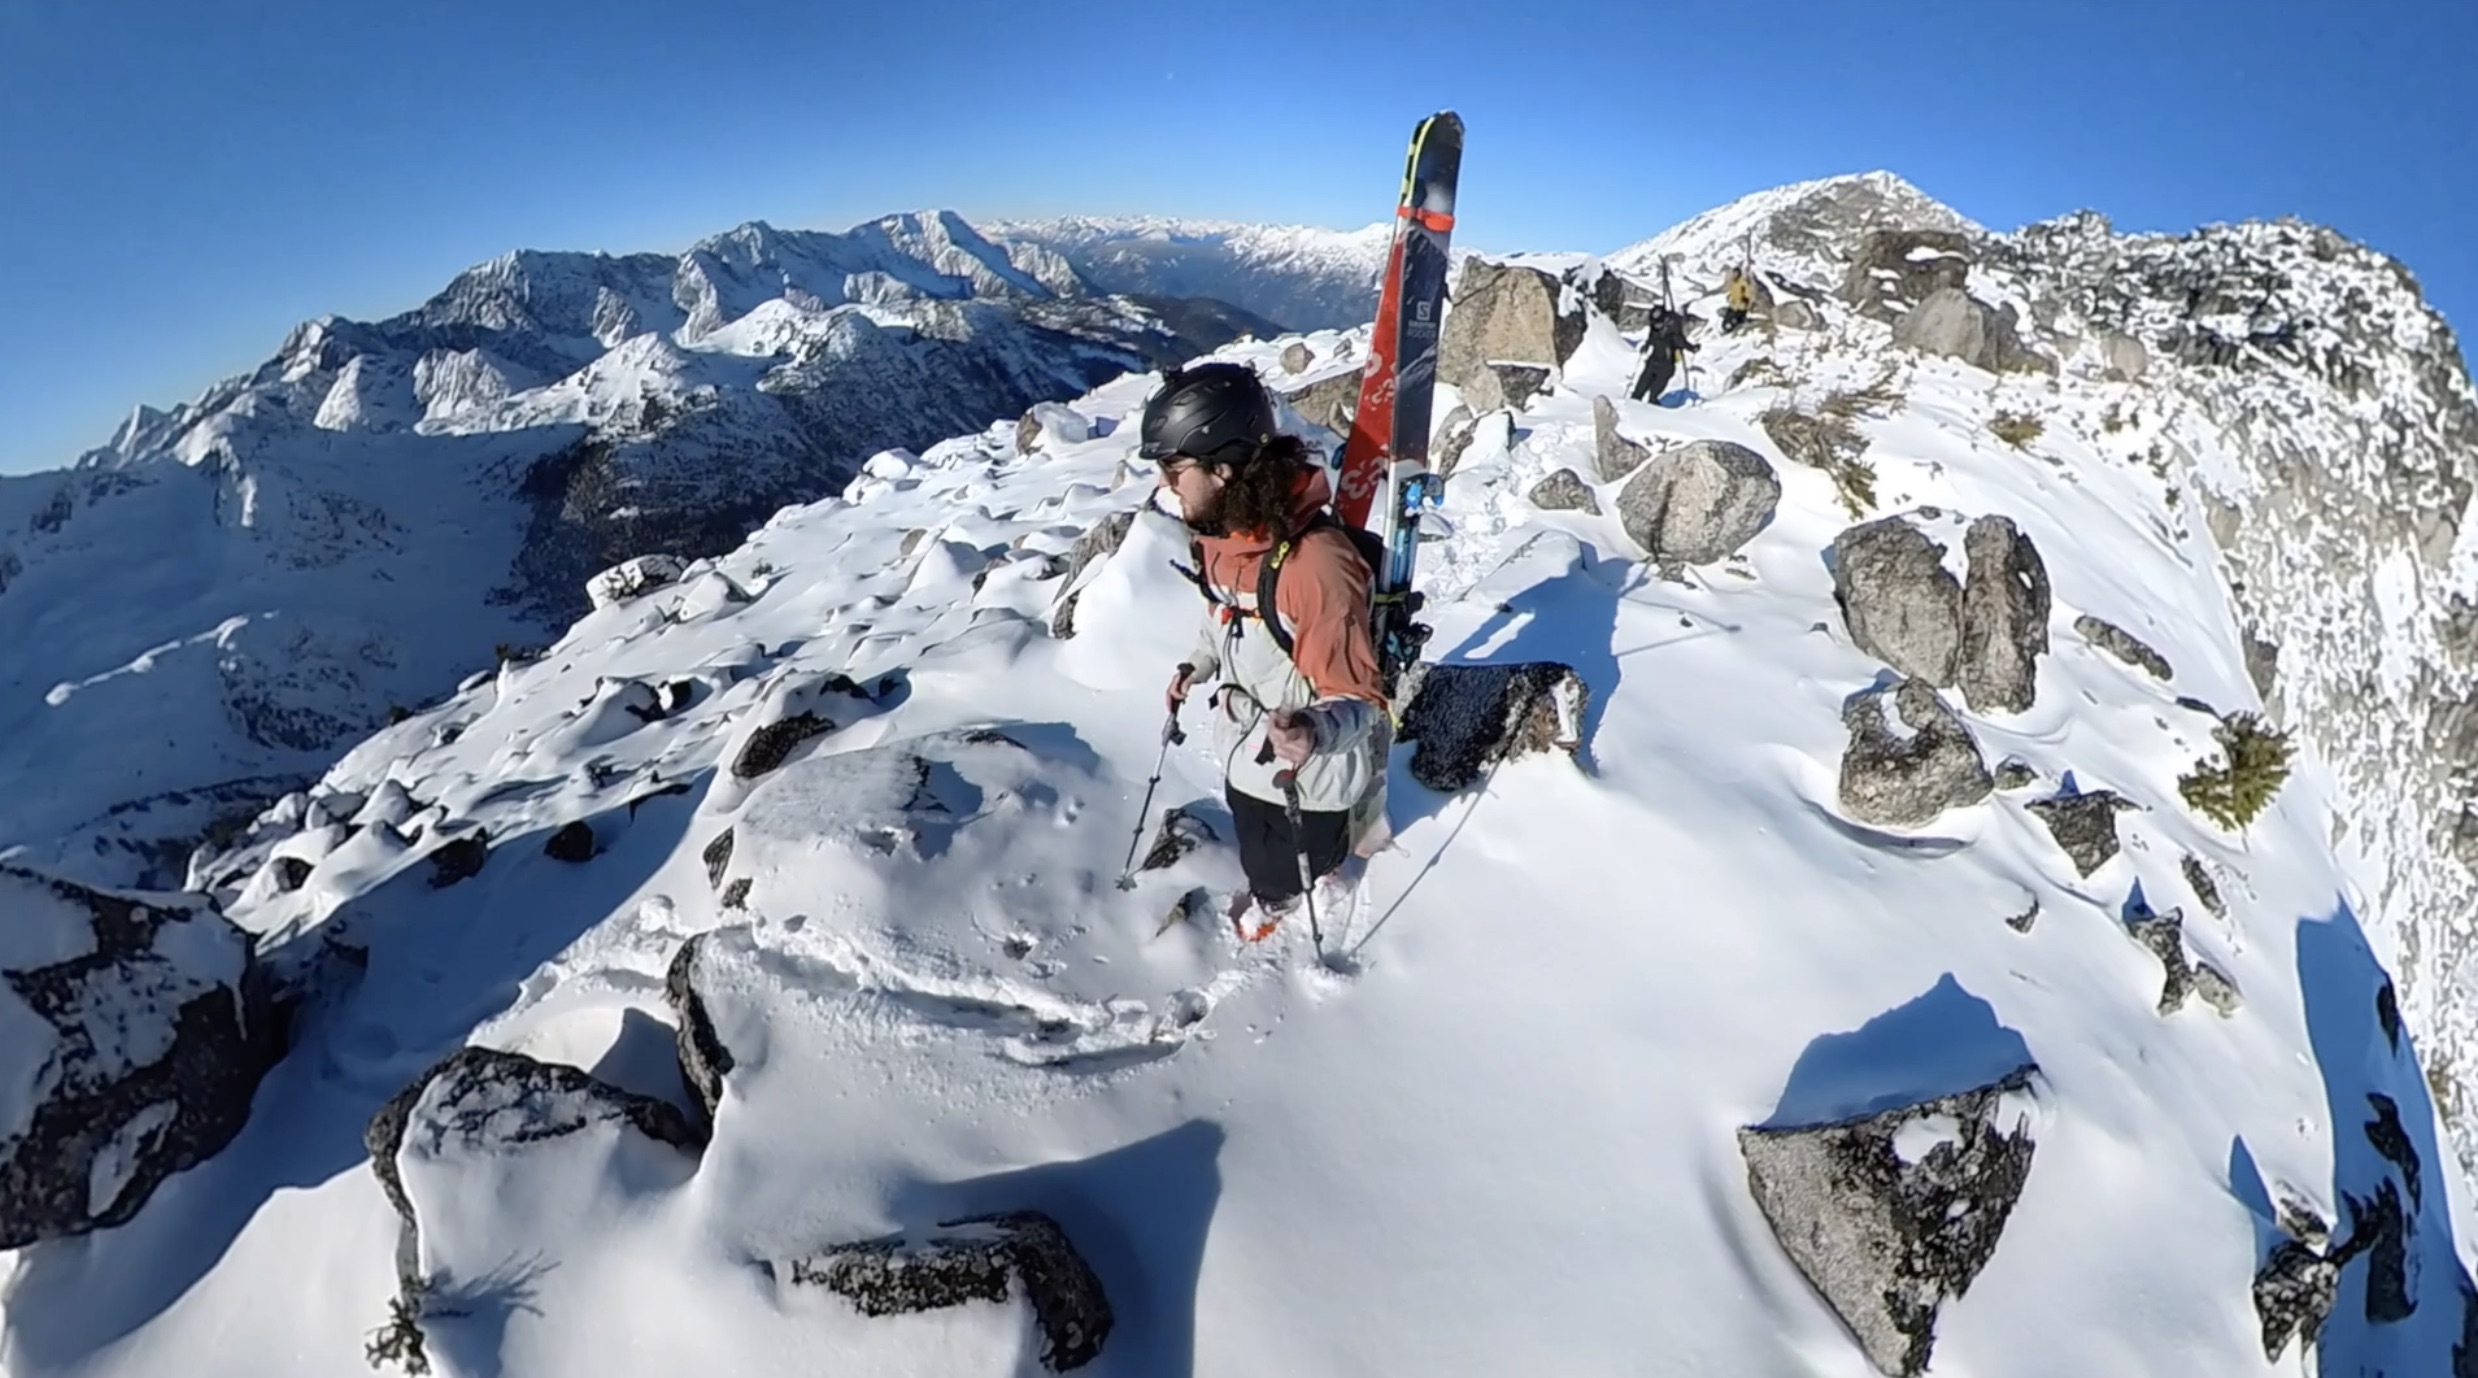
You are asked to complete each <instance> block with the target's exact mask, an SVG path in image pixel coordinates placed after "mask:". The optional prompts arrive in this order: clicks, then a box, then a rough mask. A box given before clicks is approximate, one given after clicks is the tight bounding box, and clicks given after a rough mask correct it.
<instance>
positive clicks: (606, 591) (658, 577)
mask: <svg viewBox="0 0 2478 1378" xmlns="http://www.w3.org/2000/svg"><path fill="white" fill-rule="evenodd" d="M683 567H684V566H683V563H682V561H681V559H680V557H679V556H677V555H659V554H658V555H639V556H637V557H636V558H634V559H630V560H622V561H620V562H619V563H618V564H616V565H613V566H611V567H610V568H609V569H606V570H604V571H603V572H602V573H600V574H597V575H595V576H594V577H593V580H592V581H591V582H590V583H588V584H587V585H586V586H585V592H586V594H587V596H588V597H590V598H592V599H593V604H594V607H595V608H596V609H597V610H599V609H602V608H607V607H611V606H613V605H615V604H619V603H625V602H627V601H628V600H630V599H632V598H642V597H644V596H645V595H646V594H649V593H652V592H653V591H654V590H656V589H658V588H663V587H666V586H668V585H671V584H676V583H678V582H679V580H680V574H681V572H682V569H683Z"/></svg>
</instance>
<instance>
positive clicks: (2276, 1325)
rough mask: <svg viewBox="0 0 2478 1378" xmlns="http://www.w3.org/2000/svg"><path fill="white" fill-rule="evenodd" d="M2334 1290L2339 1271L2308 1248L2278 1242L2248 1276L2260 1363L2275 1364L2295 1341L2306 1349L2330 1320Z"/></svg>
mask: <svg viewBox="0 0 2478 1378" xmlns="http://www.w3.org/2000/svg"><path fill="white" fill-rule="evenodd" d="M2339 1290H2340V1267H2339V1265H2338V1264H2335V1263H2333V1262H2332V1261H2331V1260H2330V1259H2328V1258H2325V1257H2324V1256H2323V1255H2321V1254H2318V1253H2316V1252H2315V1251H2314V1250H2313V1249H2312V1248H2309V1247H2308V1246H2307V1245H2305V1244H2303V1243H2301V1242H2299V1241H2297V1240H2295V1239H2284V1240H2282V1241H2281V1242H2280V1244H2279V1245H2278V1246H2277V1247H2276V1248H2274V1249H2273V1250H2272V1252H2271V1257H2269V1258H2267V1259H2265V1260H2264V1261H2263V1266H2262V1267H2261V1268H2260V1269H2258V1270H2257V1271H2256V1272H2255V1275H2254V1314H2255V1316H2256V1318H2257V1319H2259V1320H2260V1321H2261V1322H2262V1323H2263V1358H2264V1360H2265V1361H2266V1362H2271V1363H2277V1362H2279V1360H2280V1353H2281V1351H2282V1350H2284V1349H2287V1348H2288V1347H2289V1337H2290V1336H2291V1335H2295V1336H2296V1337H2297V1340H2298V1344H2299V1345H2300V1346H2302V1347H2311V1346H2312V1345H2313V1344H2314V1343H2315V1340H2316V1339H2317V1337H2319V1336H2320V1335H2321V1334H2322V1333H2323V1321H2324V1318H2325V1317H2328V1316H2330V1315H2331V1314H2332V1300H2333V1298H2334V1297H2335V1296H2336V1295H2337V1294H2338V1293H2339Z"/></svg>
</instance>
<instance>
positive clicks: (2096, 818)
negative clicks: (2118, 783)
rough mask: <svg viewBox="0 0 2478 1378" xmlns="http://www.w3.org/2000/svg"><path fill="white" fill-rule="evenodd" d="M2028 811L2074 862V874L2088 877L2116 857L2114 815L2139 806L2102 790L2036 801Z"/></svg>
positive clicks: (2115, 793)
mask: <svg viewBox="0 0 2478 1378" xmlns="http://www.w3.org/2000/svg"><path fill="white" fill-rule="evenodd" d="M2028 807H2029V809H2030V811H2031V812H2032V813H2035V814H2038V815H2039V821H2041V822H2042V823H2045V824H2047V825H2048V833H2049V835H2050V836H2052V837H2054V838H2055V839H2056V845H2058V846H2059V847H2062V848H2064V849H2065V855H2067V856H2069V857H2071V858H2073V862H2074V870H2075V871H2076V872H2077V873H2079V874H2081V875H2085V876H2087V875H2089V874H2091V873H2092V872H2093V871H2096V870H2098V869H2099V868H2100V867H2102V866H2105V865H2107V864H2108V859H2109V858H2110V857H2113V856H2115V855H2116V854H2117V848H2118V842H2117V814H2118V813H2119V812H2121V811H2123V810H2126V809H2131V808H2135V807H2138V806H2137V805H2136V804H2135V803H2134V802H2133V801H2132V800H2130V799H2127V798H2125V797H2124V796H2123V795H2120V794H2118V793H2117V792H2116V791H2115V790H2105V789H2103V790H2093V791H2091V792H2089V793H2087V794H2061V795H2058V796H2057V797H2056V798H2054V799H2036V800H2033V801H2031V803H2030V804H2029V806H2028Z"/></svg>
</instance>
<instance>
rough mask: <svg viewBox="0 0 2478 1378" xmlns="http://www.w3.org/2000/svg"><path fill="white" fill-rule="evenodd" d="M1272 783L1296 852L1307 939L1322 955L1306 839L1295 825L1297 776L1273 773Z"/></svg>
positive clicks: (1297, 808) (1314, 887) (1296, 817)
mask: <svg viewBox="0 0 2478 1378" xmlns="http://www.w3.org/2000/svg"><path fill="white" fill-rule="evenodd" d="M1273 782H1274V783H1275V784H1277V785H1280V786H1281V787H1282V813H1283V816H1285V817H1287V818H1288V819H1290V821H1291V845H1292V846H1293V847H1295V848H1297V849H1298V852H1299V898H1300V900H1301V901H1302V902H1303V903H1305V904H1306V905H1307V908H1308V937H1309V938H1310V939H1312V940H1314V942H1315V943H1316V953H1317V956H1319V957H1322V956H1324V955H1325V931H1324V930H1323V929H1322V928H1320V927H1318V926H1317V921H1316V877H1315V876H1314V875H1313V874H1312V873H1311V872H1310V870H1309V868H1308V839H1307V837H1306V836H1305V835H1304V833H1303V830H1302V828H1301V825H1300V821H1299V773H1298V772H1297V771H1291V770H1281V771H1276V772H1274V777H1273Z"/></svg>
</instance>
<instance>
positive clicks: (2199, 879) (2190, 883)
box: [2177, 852, 2228, 919]
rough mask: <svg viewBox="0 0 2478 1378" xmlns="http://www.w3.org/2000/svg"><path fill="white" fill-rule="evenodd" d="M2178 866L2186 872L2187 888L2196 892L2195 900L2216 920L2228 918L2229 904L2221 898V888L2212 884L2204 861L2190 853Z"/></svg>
mask: <svg viewBox="0 0 2478 1378" xmlns="http://www.w3.org/2000/svg"><path fill="white" fill-rule="evenodd" d="M2177 866H2178V869H2179V870H2182V871H2183V872H2185V883H2186V888H2188V889H2190V890H2192V891H2193V892H2194V898H2195V899H2196V900H2199V901H2200V902H2201V903H2202V906H2203V908H2204V909H2206V910H2209V911H2210V913H2211V916H2212V917H2213V918H2215V919H2225V918H2227V917H2228V902H2227V901H2225V900H2223V899H2221V898H2220V887H2219V886H2217V885H2215V884H2213V883H2212V880H2211V872H2210V871H2209V870H2207V869H2205V868H2204V866H2203V859H2202V858H2201V857H2198V856H2196V855H2194V854H2193V853H2192V852H2188V853H2186V854H2185V857H2184V858H2183V859H2182V860H2180V861H2179V862H2178V863H2177Z"/></svg>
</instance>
